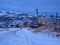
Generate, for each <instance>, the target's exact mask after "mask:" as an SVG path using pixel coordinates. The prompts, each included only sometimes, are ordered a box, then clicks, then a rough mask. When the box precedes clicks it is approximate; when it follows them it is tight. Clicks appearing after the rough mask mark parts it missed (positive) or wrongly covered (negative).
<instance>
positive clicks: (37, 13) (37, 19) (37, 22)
mask: <svg viewBox="0 0 60 45" xmlns="http://www.w3.org/2000/svg"><path fill="white" fill-rule="evenodd" d="M38 16H39V15H38V9H36V18H37V23H38Z"/></svg>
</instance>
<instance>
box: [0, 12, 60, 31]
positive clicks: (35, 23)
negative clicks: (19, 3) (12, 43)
mask: <svg viewBox="0 0 60 45" xmlns="http://www.w3.org/2000/svg"><path fill="white" fill-rule="evenodd" d="M41 26H53V27H54V26H56V27H59V30H60V16H59V15H50V16H43V15H38V16H37V17H36V16H32V15H28V14H24V13H22V14H16V13H10V12H7V13H4V14H3V13H2V12H0V28H11V27H15V28H16V27H17V28H19V27H20V28H21V27H32V28H37V27H41Z"/></svg>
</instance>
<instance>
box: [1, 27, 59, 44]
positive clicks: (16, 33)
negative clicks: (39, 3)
mask: <svg viewBox="0 0 60 45" xmlns="http://www.w3.org/2000/svg"><path fill="white" fill-rule="evenodd" d="M2 30H4V31H2ZM0 45H60V37H55V33H52V32H51V33H49V32H47V31H42V32H34V31H31V30H28V28H23V29H20V28H7V29H0Z"/></svg>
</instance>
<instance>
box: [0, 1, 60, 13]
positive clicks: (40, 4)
mask: <svg viewBox="0 0 60 45" xmlns="http://www.w3.org/2000/svg"><path fill="white" fill-rule="evenodd" d="M36 8H38V9H39V11H43V12H45V11H47V12H51V11H52V12H60V0H0V10H6V11H7V10H12V11H20V12H21V11H22V12H24V11H25V12H28V11H31V10H33V11H34V10H35V9H36Z"/></svg>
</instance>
